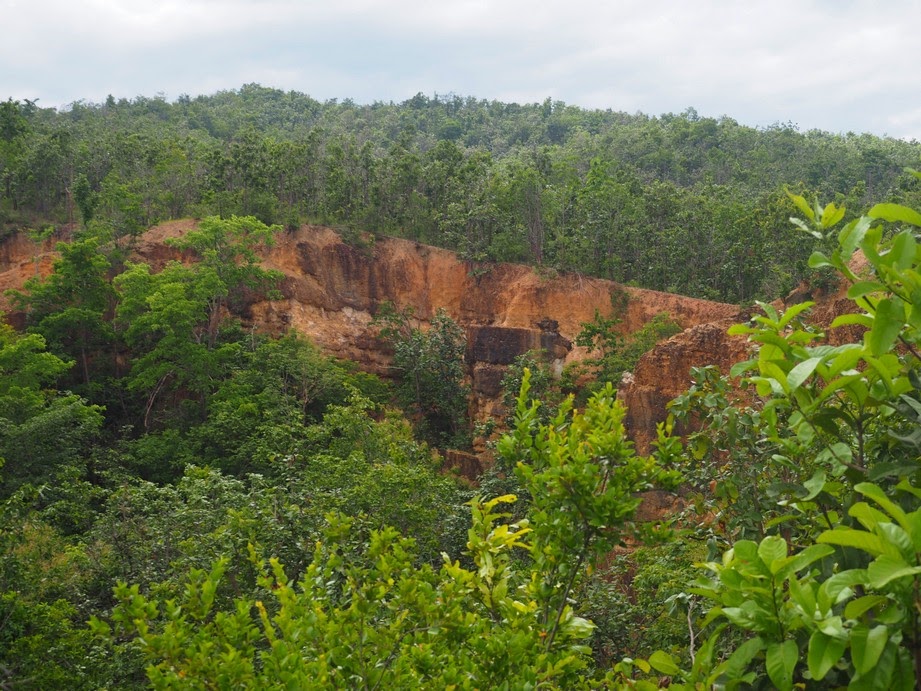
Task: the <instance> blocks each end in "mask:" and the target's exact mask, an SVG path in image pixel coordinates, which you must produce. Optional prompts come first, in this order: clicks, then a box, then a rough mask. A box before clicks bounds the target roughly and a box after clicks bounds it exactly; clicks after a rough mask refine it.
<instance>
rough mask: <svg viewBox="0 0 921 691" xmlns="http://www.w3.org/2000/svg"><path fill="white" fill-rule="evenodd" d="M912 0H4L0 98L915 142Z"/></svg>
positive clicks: (920, 52) (918, 98) (919, 100)
mask: <svg viewBox="0 0 921 691" xmlns="http://www.w3.org/2000/svg"><path fill="white" fill-rule="evenodd" d="M919 27H921V2H917V0H880V1H878V2H869V1H862V0H770V1H761V0H733V1H730V0H725V1H719V0H593V1H590V0H565V1H560V0H548V1H544V0H529V1H520V0H389V1H388V2H383V1H380V0H379V1H375V0H169V1H166V0H0V98H2V99H3V100H6V99H7V98H9V97H12V98H13V99H23V98H29V99H39V102H38V104H39V105H40V106H44V107H49V106H53V107H62V106H66V105H67V104H69V103H71V102H73V101H76V100H84V101H88V102H96V103H98V102H102V101H104V100H105V98H106V96H107V95H108V94H112V95H113V96H115V97H116V98H122V97H125V98H133V97H135V96H138V95H142V96H148V97H153V96H156V95H158V94H162V95H164V96H165V97H166V98H167V99H169V100H171V101H172V100H175V98H176V97H178V96H179V95H181V94H189V95H191V96H196V95H199V94H211V93H214V92H216V91H219V90H222V89H237V88H239V87H240V86H242V85H243V84H246V83H250V82H257V83H259V84H262V85H263V86H268V87H276V88H280V89H285V90H295V91H300V92H304V93H307V94H310V95H311V96H313V97H314V98H316V99H319V100H321V101H322V100H327V99H332V98H339V99H344V98H351V99H353V100H354V101H356V102H357V103H371V102H373V101H395V102H400V101H404V100H406V99H408V98H410V97H412V96H413V95H414V94H416V93H418V92H422V93H424V94H426V95H428V96H432V95H434V94H435V93H439V94H446V93H450V92H453V93H455V94H458V95H461V96H475V97H477V98H485V99H488V100H493V99H497V100H500V101H517V102H519V103H531V102H537V101H543V100H544V99H546V98H547V97H548V96H549V97H551V98H553V99H555V100H562V101H565V102H566V103H569V104H573V105H578V106H582V107H587V108H603V109H606V108H611V109H613V110H621V111H627V112H631V113H632V112H636V111H641V112H644V113H648V114H651V115H658V114H661V113H667V112H674V113H678V112H681V111H683V110H685V109H686V108H687V107H689V106H690V107H693V108H695V109H696V110H697V111H698V112H699V113H700V114H701V115H706V116H714V117H719V116H721V115H728V116H730V117H732V118H735V119H736V120H738V121H739V122H742V123H744V124H747V125H754V126H768V125H771V124H774V123H786V122H792V123H794V124H796V125H797V126H798V127H799V128H800V130H808V129H813V128H818V129H823V130H828V131H831V132H848V131H853V132H872V133H874V134H878V135H884V134H888V135H890V136H894V137H903V138H917V139H919V140H921V46H919V43H918V32H919Z"/></svg>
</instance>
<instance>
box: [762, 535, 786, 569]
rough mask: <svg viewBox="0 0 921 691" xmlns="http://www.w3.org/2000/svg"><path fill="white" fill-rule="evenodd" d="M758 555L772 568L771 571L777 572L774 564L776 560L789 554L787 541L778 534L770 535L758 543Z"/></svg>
mask: <svg viewBox="0 0 921 691" xmlns="http://www.w3.org/2000/svg"><path fill="white" fill-rule="evenodd" d="M758 556H759V557H760V558H761V561H763V562H764V565H765V566H767V567H768V568H769V569H770V570H771V573H775V572H776V569H775V568H774V566H773V565H774V564H775V562H778V561H780V560H782V559H785V558H786V556H787V541H786V540H784V539H783V538H782V537H779V536H777V535H769V536H768V537H766V538H764V539H763V540H762V541H761V544H760V545H758Z"/></svg>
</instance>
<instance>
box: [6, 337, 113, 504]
mask: <svg viewBox="0 0 921 691" xmlns="http://www.w3.org/2000/svg"><path fill="white" fill-rule="evenodd" d="M71 366H72V363H68V362H65V361H64V360H61V359H60V358H59V357H57V356H56V355H52V354H51V353H49V352H47V351H46V349H45V340H44V339H43V338H42V337H41V336H40V335H38V334H28V335H19V334H17V333H16V332H15V331H14V330H13V329H12V328H11V327H10V326H8V325H6V324H2V325H0V459H3V461H5V465H4V469H3V495H4V496H9V493H10V492H11V491H12V490H14V489H16V488H17V487H19V486H20V485H22V484H24V483H27V482H35V483H42V482H45V481H48V480H50V479H52V478H53V477H54V476H55V474H56V473H59V472H61V471H63V470H65V469H67V468H68V467H76V468H77V469H78V470H81V471H82V470H85V466H83V465H82V464H83V460H84V457H85V453H86V452H87V450H88V448H89V445H90V443H91V442H92V441H94V439H95V437H96V435H97V434H98V432H99V429H100V427H101V426H102V410H103V409H102V408H101V407H99V406H94V405H88V404H87V403H86V401H84V400H83V399H82V398H80V397H79V396H75V395H73V394H69V393H60V392H58V391H56V390H54V389H53V388H51V386H52V385H53V384H54V382H55V381H56V380H57V379H58V378H59V377H60V376H61V375H62V374H63V373H64V372H66V371H67V370H68V369H70V367H71Z"/></svg>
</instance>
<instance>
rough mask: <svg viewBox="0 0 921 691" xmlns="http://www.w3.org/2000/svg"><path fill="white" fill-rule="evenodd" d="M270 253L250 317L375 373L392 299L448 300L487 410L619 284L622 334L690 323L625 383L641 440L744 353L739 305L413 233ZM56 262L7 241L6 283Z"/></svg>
mask: <svg viewBox="0 0 921 691" xmlns="http://www.w3.org/2000/svg"><path fill="white" fill-rule="evenodd" d="M193 227H194V221H189V220H187V221H174V222H169V223H165V224H162V225H160V226H157V227H155V228H153V229H151V230H150V231H148V232H147V233H145V234H144V235H143V236H142V237H141V238H140V239H139V241H138V243H137V245H136V254H137V258H138V259H139V260H141V261H145V262H148V263H150V264H151V265H152V266H154V267H155V268H157V267H160V266H162V265H163V264H164V263H166V262H167V261H169V260H171V259H177V258H182V257H181V255H180V254H179V253H178V252H177V251H176V250H175V249H173V248H171V247H169V246H167V245H166V244H164V241H165V240H166V239H168V238H171V237H178V236H181V235H182V234H184V233H185V232H187V231H188V230H189V229H190V228H193ZM263 256H264V266H265V267H266V268H271V269H277V270H278V271H280V272H281V273H282V274H283V276H284V278H283V280H282V282H281V286H280V289H281V293H282V295H283V298H282V299H280V300H273V301H266V300H259V299H256V300H254V301H252V302H251V303H250V304H249V305H248V307H247V310H246V313H245V314H244V315H242V317H243V318H244V319H245V320H247V321H249V322H250V323H252V324H253V325H255V326H256V327H257V328H260V329H264V330H266V331H269V332H273V333H281V332H284V331H286V330H288V329H294V330H296V331H298V332H300V333H302V334H304V335H306V336H308V337H309V338H310V339H311V340H312V341H313V342H314V343H316V344H317V345H318V346H319V347H320V348H321V349H322V350H323V351H325V352H326V353H328V354H330V355H333V356H336V357H339V358H344V359H348V360H352V361H354V362H357V363H358V364H359V365H360V366H361V367H362V368H363V369H365V370H367V371H370V372H374V373H378V374H383V375H386V374H388V373H389V366H390V362H391V356H390V352H389V351H388V350H387V348H386V347H385V346H384V344H383V343H382V342H381V341H380V339H379V338H378V337H377V329H376V328H375V327H373V326H372V325H371V322H372V320H373V319H374V316H375V315H376V314H377V312H378V310H379V309H380V306H381V304H383V303H384V302H391V303H392V304H393V305H394V306H395V307H397V308H398V309H402V308H406V307H410V308H412V310H413V313H414V315H415V318H416V319H417V320H418V323H419V324H420V325H422V326H423V327H424V326H425V324H426V323H427V322H428V320H429V319H431V317H432V316H433V315H434V314H435V313H436V312H437V311H438V310H439V309H444V310H445V311H446V312H447V314H448V315H450V316H451V317H452V318H453V319H454V320H455V321H457V322H458V323H459V324H460V325H461V326H462V327H463V328H464V329H465V330H466V332H467V342H468V346H467V363H468V367H469V372H470V375H471V382H472V388H473V392H474V400H473V402H472V406H473V409H474V411H473V412H475V413H476V414H477V415H478V416H479V417H485V416H488V415H493V414H497V413H498V412H499V410H498V404H497V397H498V395H499V393H500V392H499V383H500V382H501V379H502V376H503V375H504V372H505V367H506V366H507V365H508V364H509V363H510V362H511V361H512V360H513V359H514V358H515V357H516V356H517V355H520V354H522V353H525V352H527V351H529V350H542V351H544V352H546V353H548V354H549V358H550V359H551V360H552V361H553V363H554V364H555V366H556V367H557V368H558V369H559V370H561V369H562V368H563V367H564V366H565V365H566V364H568V363H570V362H572V361H574V360H578V359H581V358H585V357H586V356H587V355H588V353H587V352H586V351H585V350H584V349H582V348H578V347H575V346H574V345H573V342H574V341H575V338H576V336H577V334H578V333H579V331H580V330H581V328H582V327H581V325H582V324H583V323H584V322H588V321H590V320H591V319H592V318H593V317H594V315H595V312H596V311H597V312H599V313H600V314H601V315H603V316H605V317H610V316H612V314H613V312H614V310H615V307H614V306H613V304H612V295H615V296H617V295H618V294H620V293H626V295H627V300H626V307H625V308H623V309H622V310H621V312H620V314H619V315H618V316H619V317H620V319H621V323H620V325H619V328H620V330H621V331H622V332H623V333H625V334H626V333H631V332H633V331H636V330H637V329H639V328H641V327H642V326H643V325H644V324H645V323H646V322H647V321H649V320H650V319H652V318H653V317H654V316H656V315H657V314H660V313H662V312H667V313H668V314H669V315H670V316H671V317H672V318H673V319H674V320H676V321H677V322H678V323H679V324H680V325H681V326H682V327H683V328H684V329H686V331H685V332H684V334H681V335H679V336H677V337H675V338H673V339H671V340H670V341H668V342H667V343H665V344H663V345H662V346H660V348H657V349H656V350H655V351H654V352H653V353H651V354H650V355H649V356H648V357H647V358H644V360H643V361H642V362H641V363H640V366H639V367H638V368H637V371H636V373H635V376H634V378H633V383H632V384H631V385H630V386H629V387H625V390H624V393H623V395H624V398H625V399H626V401H627V402H628V404H629V405H630V406H631V408H632V409H631V412H630V426H631V429H632V430H633V431H634V433H635V434H636V435H637V438H638V440H640V441H642V440H644V439H647V438H649V434H650V432H649V430H650V429H651V430H652V432H651V433H652V434H653V435H654V432H655V422H656V421H658V420H659V419H661V418H662V417H663V415H664V402H665V401H667V400H669V399H670V398H672V397H674V396H675V395H677V394H678V393H680V392H681V391H683V390H684V389H685V388H686V387H687V383H688V371H689V368H690V366H692V365H696V364H710V363H713V362H717V363H721V364H723V363H725V366H726V367H728V366H729V365H730V364H731V363H732V362H734V361H735V360H736V359H738V357H737V356H738V355H739V354H740V353H742V352H743V351H744V346H743V345H741V344H739V343H737V342H735V341H732V340H731V339H728V337H725V329H726V328H727V327H728V325H729V324H731V323H732V322H733V321H734V320H736V319H737V318H738V308H737V307H736V306H733V305H727V304H721V303H716V302H709V301H706V300H697V299H693V298H687V297H682V296H678V295H670V294H667V293H661V292H657V291H651V290H642V289H638V288H630V287H624V286H621V285H619V284H616V283H613V282H610V281H605V280H601V279H595V278H588V277H585V276H580V275H575V274H559V275H557V274H554V273H547V272H540V271H535V270H534V269H531V268H530V267H526V266H520V265H513V264H474V263H470V262H465V261H462V260H461V259H459V258H458V257H457V255H455V254H454V253H453V252H450V251H447V250H442V249H438V248H434V247H429V246H426V245H421V244H418V243H414V242H411V241H406V240H400V239H393V238H378V239H368V241H367V243H366V244H362V245H360V246H353V245H349V244H346V243H344V242H343V241H342V240H341V239H340V238H339V236H338V235H336V233H334V232H333V231H332V230H330V229H328V228H322V227H316V226H304V227H301V228H300V229H298V230H296V231H294V232H286V233H284V234H282V235H281V236H280V237H279V238H278V241H277V243H276V244H275V246H274V247H272V248H270V249H268V250H266V251H265V252H264V255H263ZM52 261H53V252H52V250H51V245H50V244H49V243H46V244H45V245H44V246H38V245H36V244H34V243H31V242H30V241H28V240H26V239H24V238H21V237H20V238H12V239H10V240H7V241H6V242H5V243H4V244H3V245H2V246H0V287H3V288H11V287H13V288H15V287H21V285H22V283H23V282H24V281H25V280H26V279H27V278H28V277H29V276H32V275H36V274H47V273H48V272H49V271H50V267H51V263H52ZM615 302H617V300H615ZM5 307H7V308H8V307H9V305H8V304H7V305H6V306H5Z"/></svg>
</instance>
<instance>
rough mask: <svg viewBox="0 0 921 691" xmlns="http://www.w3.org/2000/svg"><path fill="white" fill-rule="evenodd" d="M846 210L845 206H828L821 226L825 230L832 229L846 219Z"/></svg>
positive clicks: (824, 210)
mask: <svg viewBox="0 0 921 691" xmlns="http://www.w3.org/2000/svg"><path fill="white" fill-rule="evenodd" d="M844 212H845V209H844V207H843V206H836V205H835V204H834V202H832V203H829V204H826V205H825V208H824V209H823V210H822V219H821V221H820V222H821V224H822V226H824V227H825V228H831V227H832V226H834V225H836V224H837V223H838V222H839V221H840V220H841V219H842V218H844Z"/></svg>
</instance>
